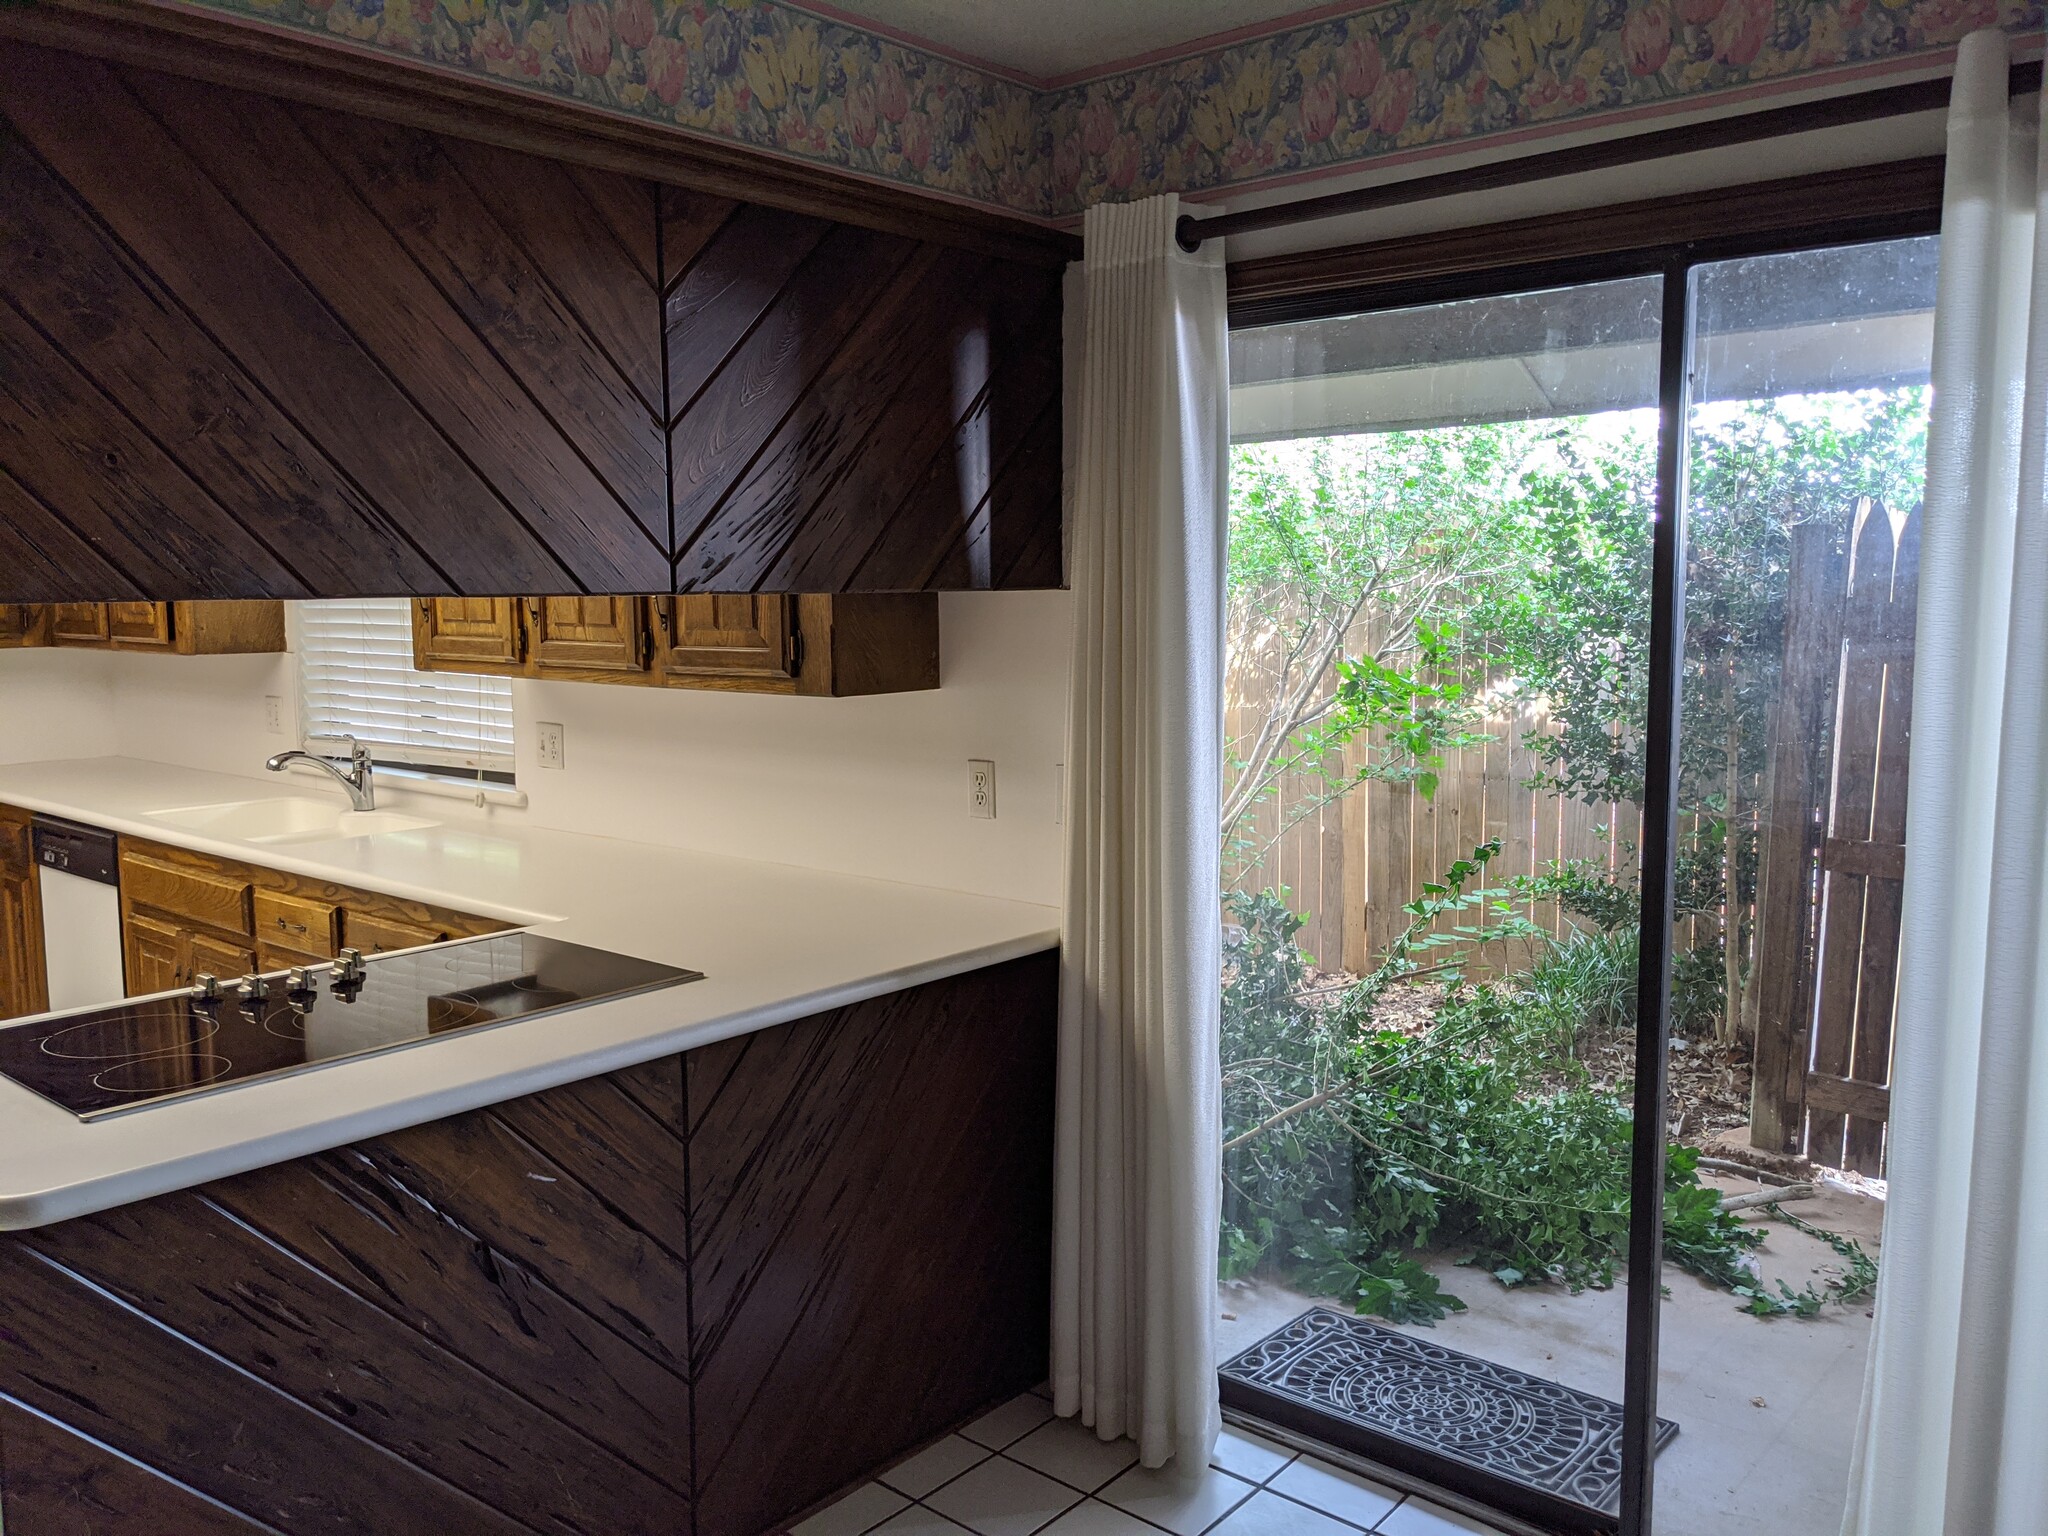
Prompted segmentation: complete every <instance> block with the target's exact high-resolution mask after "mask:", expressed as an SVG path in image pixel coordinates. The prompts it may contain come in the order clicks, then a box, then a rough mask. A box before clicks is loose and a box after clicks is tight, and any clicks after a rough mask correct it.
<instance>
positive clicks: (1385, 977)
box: [1219, 275, 1665, 1525]
mask: <svg viewBox="0 0 2048 1536" xmlns="http://www.w3.org/2000/svg"><path fill="white" fill-rule="evenodd" d="M1663 288H1664V284H1663V279H1662V278H1661V277H1660V276H1657V275H1650V276H1643V277H1636V278H1628V279H1623V280H1619V281H1614V282H1605V283H1594V284H1585V285H1580V286H1575V287H1566V288H1547V289H1541V290H1536V291H1529V292H1518V293H1508V294H1501V295H1492V296H1486V297H1481V298H1474V299H1468V300H1459V301H1452V302H1446V303H1439V304H1430V305H1421V306H1413V307H1406V308H1400V309H1391V310H1381V311H1376V312H1372V313H1367V314H1358V315H1347V316H1336V317H1330V318H1323V319H1316V320H1311V321H1304V322H1300V323H1293V324H1284V325H1276V326H1270V327H1264V328H1259V329H1249V330H1239V331H1236V332H1235V333H1234V334H1233V336H1232V351H1231V426H1232V436H1233V448H1232V477H1231V505H1230V513H1231V527H1230V567H1229V570H1230V581H1229V594H1230V616H1229V661H1228V674H1227V689H1226V692H1227V710H1228V719H1227V726H1226V737H1227V745H1226V754H1227V761H1228V768H1227V777H1228V779H1229V788H1228V791H1227V793H1226V799H1225V805H1224V808H1223V814H1222V819H1221V828H1220V831H1221V836H1222V839H1223V846H1224V852H1225V865H1226V879H1227V884H1228V887H1229V894H1228V897H1227V906H1228V919H1229V922H1230V924H1231V927H1230V930H1229V933H1228V937H1227V944H1226V950H1227V958H1228V962H1229V964H1228V969H1227V971H1226V975H1225V978H1224V1062H1223V1084H1224V1119H1225V1126H1224V1134H1225V1145H1226V1151H1225V1186H1224V1212H1225V1218H1224V1219H1225V1226H1224V1238H1223V1253H1222V1255H1221V1271H1222V1280H1221V1287H1220V1296H1219V1304H1220V1306H1221V1308H1222V1311H1223V1315H1224V1323H1223V1337H1224V1340H1225V1347H1224V1353H1225V1356H1226V1358H1225V1361H1224V1362H1223V1366H1222V1368H1223V1383H1224V1392H1225V1401H1226V1403H1229V1404H1231V1405H1233V1406H1236V1407H1240V1408H1243V1409H1245V1410H1247V1411H1249V1412H1252V1413H1255V1414H1258V1415H1259V1416H1261V1417H1263V1418H1266V1419H1267V1420H1269V1421H1271V1422H1276V1423H1280V1424H1283V1425H1287V1426H1290V1427H1292V1428H1295V1429H1298V1430H1305V1431H1308V1432H1310V1433H1314V1434H1317V1435H1320V1436H1321V1437H1323V1438H1326V1439H1327V1440H1329V1441H1330V1442H1331V1443H1332V1444H1335V1445H1339V1446H1342V1447H1345V1448H1348V1449H1351V1450H1354V1451H1357V1452H1359V1453H1360V1454H1363V1455H1366V1456H1368V1457H1370V1458H1372V1459H1373V1460H1375V1461H1377V1462H1379V1463H1381V1464H1383V1465H1387V1466H1390V1467H1393V1468H1395V1469H1398V1470H1402V1471H1406V1472H1410V1473H1412V1474H1414V1475H1416V1476H1417V1477H1419V1478H1422V1479H1425V1480H1428V1481H1431V1482H1435V1483H1440V1484H1445V1485H1448V1486H1451V1487H1454V1488H1460V1489H1464V1490H1466V1491H1468V1492H1471V1493H1473V1494H1475V1495H1477V1496H1478V1497H1480V1498H1482V1499H1483V1500H1484V1501H1485V1502H1487V1503H1489V1504H1491V1505H1492V1506H1494V1507H1497V1508H1502V1509H1507V1510H1512V1511H1517V1512H1520V1513H1522V1514H1525V1515H1528V1516H1531V1517H1534V1518H1538V1519H1542V1520H1544V1521H1546V1522H1550V1523H1567V1524H1569V1523H1573V1522H1577V1523H1581V1524H1588V1525H1591V1524H1597V1523H1598V1521H1599V1518H1600V1517H1601V1516H1603V1515H1604V1516H1607V1517H1609V1518H1611V1517H1612V1516H1613V1515H1614V1514H1616V1513H1617V1512H1618V1510H1619V1506H1620V1497H1621V1486H1622V1482H1621V1473H1622V1468H1621V1459H1620V1445H1621V1436H1620V1430H1621V1402H1622V1397H1623V1391H1624V1361H1625V1354H1626V1348H1625V1346H1626V1338H1627V1321H1626V1304H1625V1303H1626V1290H1625V1275H1626V1258H1627V1252H1628V1240H1629V1201H1630V1176H1631V1135H1630V1131H1631V1125H1632V1122H1633V1110H1634V1103H1635V1097H1634V1096H1635V1066H1636V1032H1635V1028H1634V1019H1635V1008H1636V995H1637V991H1638V944H1637V927H1638V907H1639V904H1640V879H1639V863H1638V861H1639V850H1640V846H1641V840H1642V796H1643V781H1644V745H1645V739H1646V738H1645V725H1646V714H1645V711H1646V701H1647V696H1648V695H1647V686H1648V675H1647V665H1646V663H1647V656H1648V647H1649V625H1650V606H1651V605H1650V595H1651V594H1650V574H1651V544H1652V530H1653V527H1654V516H1653V512H1654V507H1655V498H1656V490H1657V447H1658V421H1659V417H1658V409H1657V407H1658V364H1659V357H1660V355H1661V350H1662V349H1661V346H1660V341H1661V333H1662V323H1663V312H1664V307H1665V306H1664V299H1663Z"/></svg>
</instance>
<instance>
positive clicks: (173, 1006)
mask: <svg viewBox="0 0 2048 1536" xmlns="http://www.w3.org/2000/svg"><path fill="white" fill-rule="evenodd" d="M244 979H245V978H241V977H228V978H222V983H221V995H220V997H219V998H218V999H217V1000H209V999H206V998H203V997H200V996H198V995H196V994H194V993H189V992H174V993H166V994H163V995H160V996H156V997H146V998H140V999H135V1000H131V1001H128V1002H122V1003H115V1004H112V1005H110V1006H108V1007H105V1008H93V1009H87V1010H83V1011H80V1012H77V1013H69V1014H61V1015H56V1016H53V1017H49V1018H42V1019H35V1020H31V1021H29V1022H28V1023H24V1024H15V1025H10V1026H7V1027H4V1028H0V1076H5V1077H8V1078H11V1079H12V1080H13V1081H15V1082H17V1083H19V1084H21V1085H22V1086H23V1087H24V1088H29V1089H32V1090H34V1091H35V1092H36V1093H39V1094H41V1095H42V1096H43V1097H44V1098H46V1099H51V1100H54V1101H55V1102H56V1103H58V1104H61V1105H62V1106H63V1107H64V1108H66V1109H68V1110H70V1111H71V1112H72V1113H73V1114H75V1115H77V1116H79V1117H80V1118H81V1119H85V1120H96V1119H100V1118H102V1117H103V1116H107V1115H115V1114H120V1113H123V1112H125V1111H127V1110H131V1109H139V1108H141V1107H142V1106H144V1105H148V1104H158V1103H162V1102H163V1101H164V1100H166V1099H174V1098H184V1097H187V1096H188V1095H191V1094H195V1093H206V1092H210V1091H212V1090H215V1089H220V1088H227V1087H232V1086H234V1085H236V1084H240V1083H246V1082H250V1081H252V1080H254V1079H257V1078H265V1077H275V1076H277V1075H279V1074H280V1073H285V1072H298V1071H305V1070H307V1069H309V1068H312V1067H318V1066H325V1065H327V1064H328V1063H330V1062H335V1061H344V1060H347V1059H349V1058H350V1057H355V1056H368V1055H372V1054H375V1053H377V1052H382V1051H391V1050H397V1049H400V1048H402V1047H405V1046H412V1045H420V1044H423V1043H425V1042H427V1041H430V1040H435V1039H438V1038H440V1037H441V1036H443V1035H451V1034H458V1033H460V1032H462V1031H465V1030H472V1029H482V1028H485V1027H487V1026H489V1025H492V1024H504V1023H509V1022H511V1021H512V1020H515V1019H530V1018H533V1017H535V1016H537V1015H542V1014H551V1013H560V1012H566V1011H568V1010H570V1009H574V1008H580V1007H582V1006H584V1005H586V1004H589V1003H595V1002H602V1001H605V1000H607V999H611V998H617V997H625V996H627V995H629V994H631V993H635V992H648V991H653V990H654V989H656V988H660V987H672V986H677V985H680V984H681V983H683V982H686V981H697V980H700V979H701V973H700V972H697V971H684V970H677V969H676V968H674V967H673V966H666V965H656V964H654V963H653V962H651V961H647V960H635V959H633V958H631V957H630V956H626V955H614V954H611V953H609V952H607V951H605V950H601V949H590V948H587V947H586V946H584V945H581V944H567V943H564V942H563V941H561V940H560V939H548V938H542V937H539V936H538V935H535V934H530V933H501V934H493V935H490V936H489V937H486V938H481V939H465V940H461V941H458V942H455V943H450V944H437V945H434V946H433V947H431V948H428V949H416V950H411V951H407V952H405V953H401V954H395V955H373V956H371V957H369V958H367V959H365V960H363V961H362V962H361V972H360V980H358V981H353V982H351V981H350V980H349V979H348V976H347V973H346V972H345V971H344V970H342V969H340V968H337V967H336V966H331V965H329V966H314V967H312V968H310V969H309V970H307V971H304V972H291V973H286V972H283V971H278V972H272V973H270V974H268V975H266V976H265V977H263V978H262V981H261V984H260V985H259V986H258V987H256V988H254V989H250V988H245V987H243V986H242V985H241V983H242V982H243V981H244ZM294 982H296V983H297V984H298V985H297V986H296V988H295V987H294V985H293V983H294ZM252 992H255V993H262V994H265V995H251V993H252Z"/></svg>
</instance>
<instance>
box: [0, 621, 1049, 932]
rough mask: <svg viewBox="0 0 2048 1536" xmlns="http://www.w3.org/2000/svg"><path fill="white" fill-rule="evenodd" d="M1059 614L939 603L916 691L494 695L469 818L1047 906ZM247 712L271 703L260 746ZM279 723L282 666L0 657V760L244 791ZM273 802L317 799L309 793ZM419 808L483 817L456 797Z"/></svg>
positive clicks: (289, 667) (61, 654) (287, 663)
mask: <svg viewBox="0 0 2048 1536" xmlns="http://www.w3.org/2000/svg"><path fill="white" fill-rule="evenodd" d="M1071 611H1072V606H1071V599H1070V598H1069V596H1068V594H1066V593H1064V592H971V593H958V594H948V595H945V596H942V597H941V598H940V599H939V615H940V626H941V636H940V644H939V655H940V664H941V668H942V671H941V680H942V686H941V687H940V688H938V689H936V690H934V691H930V692H925V693H905V694H886V695H883V696H880V697H877V698H870V699H797V698H777V697H771V696H765V695H757V694H739V693H711V692H701V693H700V692H694V691H689V690H684V689H657V688H624V687H606V686H604V685H601V684H590V683H538V682H515V683H514V684H513V708H514V714H515V719H516V722H517V723H516V730H517V735H518V741H519V770H518V776H519V787H520V788H521V789H522V790H524V791H525V792H526V794H527V796H528V807H527V809H525V810H510V809H496V808H494V809H492V810H491V811H490V812H488V816H489V819H490V820H491V821H492V822H493V823H496V824H499V825H516V824H518V823H520V822H525V823H527V824H530V825H540V826H547V827H558V828H562V829H564V830H567V831H575V832H589V833H595V834H598V835H600V836H606V837H621V838H631V839H636V840H639V841H643V842H654V843H666V844H671V845H673V846H677V847H687V848H703V849H708V850H711V851H714V852H720V853H733V854H739V855H743V856H745V857H749V858H761V859H772V860H776V861H778V862H782V863H790V864H803V865H808V866H810V867H812V868H818V869H834V870H845V871H849V872H852V873H858V874H867V875H875V876H879V877H881V878H883V879H888V880H907V881H912V882H915V883H918V884H923V885H938V886H944V887H946V888H948V889H952V890H962V891H974V892H979V893H983V894H987V895H997V896H1010V897H1016V898H1018V899H1021V900H1026V901H1040V902H1045V903H1047V904H1050V905H1057V904H1058V902H1059V901H1060V847H1061V832H1060V828H1059V827H1058V825H1057V824H1056V823H1055V820H1054V818H1055V815H1056V814H1057V805H1058V796H1059V788H1058V780H1057V775H1056V772H1055V765H1057V764H1059V763H1060V762H1062V761H1063V760H1064V759H1065V755H1066V748H1065V742H1066V729H1067V717H1066V710H1067V635H1068V626H1069V623H1070V615H1071ZM266 694H268V695H275V696H276V697H277V698H278V699H279V700H280V701H281V710H282V718H281V721H280V725H281V727H282V728H281V730H280V731H279V732H278V733H277V734H272V733H271V732H270V731H269V730H268V729H267V726H266V718H265V709H264V696H265V695H266ZM297 709H298V678H297V663H296V660H295V659H294V658H292V657H290V656H140V655H119V654H105V653H98V652H91V651H62V650H52V651H15V652H0V761H9V762H29V761H35V760H38V759H48V758H62V757H97V756H104V755H109V754H118V755H121V756H125V757H138V758H145V759H155V760H157V761H160V762H172V763H178V764H181V765H184V766H188V767H193V768H205V769H212V770H215V771H217V772H222V773H234V774H241V775H244V776H249V775H260V774H261V773H262V772H263V761H264V759H265V758H267V757H269V756H270V754H272V753H273V752H279V751H283V750H284V749H286V748H288V747H295V746H297V745H298V744H299V735H298V724H297ZM543 720H545V721H550V722H553V723H557V724H559V725H561V726H562V728H563V732H564V746H565V750H564V754H563V757H564V766H563V767H562V768H560V769H544V768H541V767H540V766H539V763H538V760H537V758H536V755H535V750H534V747H535V739H536V736H537V731H536V729H535V727H536V726H537V724H538V723H539V722H541V721H543ZM969 758H989V759H993V760H994V762H995V765H996V818H995V820H993V821H982V820H976V819H975V818H973V817H972V816H970V815H969V814H968V787H967V762H968V759H969ZM385 783H386V786H387V790H389V791H395V790H396V789H397V783H396V781H394V780H391V779H388V778H387V779H386V781H385ZM293 788H294V789H295V790H299V791H303V792H305V793H308V794H318V793H320V792H321V790H320V786H319V782H318V781H317V780H313V779H307V780H305V781H303V782H300V781H296V780H295V781H294V784H293ZM419 808H420V809H422V811H423V812H424V814H427V815H431V816H434V817H435V818H436V819H438V820H443V821H448V820H454V819H457V818H462V817H469V816H482V815H484V814H486V813H482V812H477V811H475V810H473V809H472V808H471V807H469V806H468V805H466V804H465V803H463V802H462V801H459V800H447V799H435V800H432V801H422V802H419Z"/></svg>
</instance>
